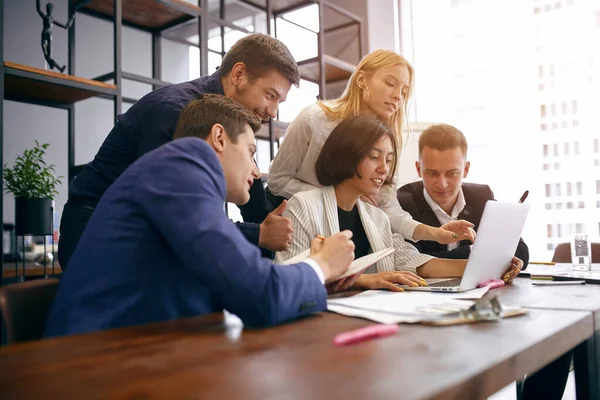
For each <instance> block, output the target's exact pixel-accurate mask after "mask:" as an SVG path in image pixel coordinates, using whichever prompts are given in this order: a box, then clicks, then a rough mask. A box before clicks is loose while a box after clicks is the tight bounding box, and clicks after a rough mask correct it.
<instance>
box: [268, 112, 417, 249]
mask: <svg viewBox="0 0 600 400" xmlns="http://www.w3.org/2000/svg"><path fill="white" fill-rule="evenodd" d="M339 122H340V121H339V120H336V121H331V120H329V119H328V118H327V116H326V115H325V111H323V109H322V108H321V107H320V106H319V105H318V104H312V105H310V106H308V107H306V108H304V109H303V110H302V111H300V113H299V114H298V116H297V117H296V119H295V120H294V121H292V123H291V124H290V126H289V127H288V129H287V131H286V133H285V136H284V140H283V143H282V144H281V147H280V148H279V151H278V152H277V155H276V156H275V158H274V159H273V163H272V164H271V168H270V169H269V183H268V185H269V190H270V191H271V193H273V194H275V195H277V196H282V197H285V198H287V199H289V198H291V197H292V196H293V195H294V194H296V193H298V192H303V191H307V190H312V189H315V188H318V187H321V185H320V184H319V181H318V180H317V175H316V173H315V164H316V162H317V158H318V157H319V153H321V149H322V148H323V145H324V144H325V141H326V140H327V138H328V137H329V134H330V133H331V131H332V130H333V129H334V128H335V127H336V126H337V125H338V124H339ZM398 165H399V163H398ZM397 175H398V171H397V170H396V171H395V176H396V177H397ZM397 180H398V179H397V178H396V179H395V181H397ZM396 190H397V186H396V185H395V184H394V185H386V186H383V187H382V188H381V190H380V191H379V194H378V195H377V202H378V203H379V208H381V209H382V210H383V211H385V213H386V214H387V215H388V217H389V219H390V222H391V224H392V231H393V232H394V233H400V234H401V235H402V236H404V237H405V238H410V239H413V240H414V238H413V233H414V231H415V228H416V227H417V225H419V224H420V222H418V221H415V220H413V218H412V217H411V215H410V214H409V213H407V212H406V211H404V210H403V209H402V207H401V206H400V203H399V202H398V198H397V197H396Z"/></svg>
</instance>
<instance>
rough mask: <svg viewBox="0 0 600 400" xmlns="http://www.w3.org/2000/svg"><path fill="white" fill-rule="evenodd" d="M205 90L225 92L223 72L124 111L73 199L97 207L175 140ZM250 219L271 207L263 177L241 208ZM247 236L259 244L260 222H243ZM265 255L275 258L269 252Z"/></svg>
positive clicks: (73, 188)
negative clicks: (184, 115)
mask: <svg viewBox="0 0 600 400" xmlns="http://www.w3.org/2000/svg"><path fill="white" fill-rule="evenodd" d="M204 93H214V94H221V95H222V94H224V91H223V85H222V84H221V77H220V76H219V73H218V71H217V72H215V73H214V74H212V75H210V76H202V77H200V78H198V79H196V80H193V81H190V82H184V83H179V84H176V85H169V86H165V87H163V88H160V89H157V90H155V91H153V92H150V93H148V94H147V95H145V96H144V97H142V98H141V99H140V100H139V101H138V102H137V103H135V104H134V105H133V106H131V108H130V109H129V110H127V112H126V113H125V114H120V115H119V116H117V124H116V125H115V126H114V128H113V129H112V131H111V132H110V133H109V135H108V136H107V137H106V139H105V140H104V143H102V146H101V147H100V150H99V151H98V154H96V157H94V160H93V161H92V162H90V163H89V164H87V165H86V166H85V167H84V168H83V169H82V170H81V172H79V174H77V176H76V177H75V179H73V182H71V185H70V186H69V198H70V199H76V200H77V201H78V202H81V203H84V204H86V205H89V206H91V207H95V206H96V204H97V203H98V201H99V200H100V198H101V197H102V195H103V194H104V192H106V190H107V189H108V187H109V186H110V185H111V184H112V183H113V182H114V181H115V180H116V179H117V178H118V177H119V176H120V175H121V174H122V173H123V171H125V169H127V167H129V166H130V165H131V164H132V163H133V162H134V161H135V160H137V159H138V158H139V157H141V156H142V155H144V154H146V153H147V152H149V151H151V150H154V149H156V148H158V147H159V146H161V145H163V144H165V143H168V142H170V141H171V140H173V133H174V132H175V127H176V125H177V120H178V118H179V114H181V111H182V110H183V108H184V107H185V106H186V105H187V104H188V103H189V102H190V101H192V100H194V99H196V98H198V97H199V96H200V95H202V94H204ZM240 209H241V211H242V215H243V217H244V220H245V221H249V222H254V223H257V224H259V223H261V222H262V221H263V220H264V218H265V217H266V216H267V214H268V213H269V212H270V211H271V210H272V207H271V206H270V204H269V203H268V202H267V200H266V196H265V192H264V188H263V186H262V183H261V181H260V179H257V180H256V181H255V182H254V185H253V187H252V190H251V200H250V202H249V203H248V204H246V205H245V206H241V207H240ZM238 227H239V228H240V229H241V230H242V232H243V233H244V235H246V237H247V238H248V240H250V241H251V242H252V243H254V244H258V239H259V234H260V228H259V225H256V224H238ZM264 254H265V256H271V254H270V253H269V252H264Z"/></svg>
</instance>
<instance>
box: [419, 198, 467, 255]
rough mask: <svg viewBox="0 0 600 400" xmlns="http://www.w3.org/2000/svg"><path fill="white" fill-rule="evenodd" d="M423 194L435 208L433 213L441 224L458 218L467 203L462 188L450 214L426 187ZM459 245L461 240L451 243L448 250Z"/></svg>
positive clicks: (432, 208) (430, 205)
mask: <svg viewBox="0 0 600 400" xmlns="http://www.w3.org/2000/svg"><path fill="white" fill-rule="evenodd" d="M423 196H425V201H426V202H427V204H429V207H431V210H433V213H434V214H435V216H436V217H437V219H438V221H440V225H444V224H447V223H448V222H450V221H456V220H458V215H459V214H460V213H461V212H462V210H463V209H464V208H465V205H466V203H465V195H464V194H463V191H462V189H461V190H460V191H459V192H458V198H457V199H456V203H454V207H453V208H452V212H451V213H450V215H448V214H447V213H446V211H444V210H442V207H440V205H439V204H438V203H436V202H435V201H434V200H433V199H432V198H431V196H429V193H427V190H425V188H423ZM458 245H459V242H455V243H450V244H449V245H448V250H454V249H456V248H457V247H458Z"/></svg>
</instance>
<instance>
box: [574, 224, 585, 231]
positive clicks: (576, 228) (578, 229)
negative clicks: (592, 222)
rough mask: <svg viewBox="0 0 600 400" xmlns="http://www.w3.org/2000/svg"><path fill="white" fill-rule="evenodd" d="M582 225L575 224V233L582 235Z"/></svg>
mask: <svg viewBox="0 0 600 400" xmlns="http://www.w3.org/2000/svg"><path fill="white" fill-rule="evenodd" d="M583 229H584V225H583V224H580V223H577V224H575V233H583Z"/></svg>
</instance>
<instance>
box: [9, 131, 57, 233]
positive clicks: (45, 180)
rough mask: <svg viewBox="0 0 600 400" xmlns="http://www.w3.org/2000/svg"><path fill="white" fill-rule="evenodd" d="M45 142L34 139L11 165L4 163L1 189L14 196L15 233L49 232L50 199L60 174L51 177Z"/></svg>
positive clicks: (51, 170) (54, 194)
mask: <svg viewBox="0 0 600 400" xmlns="http://www.w3.org/2000/svg"><path fill="white" fill-rule="evenodd" d="M48 146H49V144H48V143H45V144H39V143H38V141H37V140H36V141H35V147H34V148H33V149H29V150H25V151H24V152H23V155H20V156H18V157H17V160H16V161H15V165H14V167H13V168H8V167H7V166H6V165H4V171H3V172H2V177H3V179H4V185H5V191H6V192H10V193H12V194H13V195H14V196H15V233H16V234H17V235H50V234H52V231H53V227H52V202H53V200H54V197H55V196H56V195H57V194H58V191H57V190H56V188H57V186H58V185H60V184H61V183H62V182H61V178H62V176H59V177H55V176H54V173H55V169H54V165H48V164H46V162H45V161H44V155H45V154H46V149H48Z"/></svg>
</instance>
